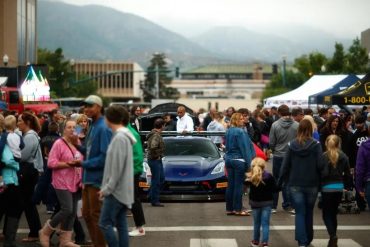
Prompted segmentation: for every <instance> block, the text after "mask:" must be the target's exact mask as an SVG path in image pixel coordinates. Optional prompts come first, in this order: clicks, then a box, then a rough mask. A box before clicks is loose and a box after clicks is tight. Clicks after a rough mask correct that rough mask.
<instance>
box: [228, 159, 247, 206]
mask: <svg viewBox="0 0 370 247" xmlns="http://www.w3.org/2000/svg"><path fill="white" fill-rule="evenodd" d="M225 163H226V169H227V182H228V184H227V189H226V211H229V212H231V211H236V212H240V211H241V210H242V207H243V202H242V197H243V183H244V178H245V162H242V161H239V160H226V162H225Z"/></svg>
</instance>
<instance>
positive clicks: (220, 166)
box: [211, 162, 225, 175]
mask: <svg viewBox="0 0 370 247" xmlns="http://www.w3.org/2000/svg"><path fill="white" fill-rule="evenodd" d="M224 171H225V162H220V163H218V164H217V166H215V168H213V171H212V172H211V174H212V175H214V174H219V173H224Z"/></svg>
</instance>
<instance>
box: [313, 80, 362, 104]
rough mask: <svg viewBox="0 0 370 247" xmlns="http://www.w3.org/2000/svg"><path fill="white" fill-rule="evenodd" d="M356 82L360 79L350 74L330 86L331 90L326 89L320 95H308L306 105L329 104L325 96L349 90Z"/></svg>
mask: <svg viewBox="0 0 370 247" xmlns="http://www.w3.org/2000/svg"><path fill="white" fill-rule="evenodd" d="M358 80H360V78H358V77H357V76H356V75H353V74H350V75H348V76H347V77H345V78H344V79H343V80H341V81H340V82H338V83H337V84H335V85H334V86H332V87H331V88H328V89H326V90H324V91H322V92H320V93H316V94H313V95H310V96H309V97H308V103H309V104H317V105H323V104H330V103H331V102H329V100H325V97H326V96H331V95H333V94H337V93H339V92H340V91H342V90H345V89H347V88H349V87H350V86H352V85H353V84H355V83H356V82H357V81H358Z"/></svg>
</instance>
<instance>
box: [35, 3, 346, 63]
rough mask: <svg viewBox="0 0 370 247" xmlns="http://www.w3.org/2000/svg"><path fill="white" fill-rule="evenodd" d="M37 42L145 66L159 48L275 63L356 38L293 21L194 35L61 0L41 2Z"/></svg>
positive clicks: (173, 57) (179, 57)
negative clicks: (272, 29)
mask: <svg viewBox="0 0 370 247" xmlns="http://www.w3.org/2000/svg"><path fill="white" fill-rule="evenodd" d="M37 21H38V22H37V25H38V26H37V28H38V46H39V47H41V48H47V49H51V50H55V49H56V48H58V47H61V48H62V49H63V51H64V55H65V57H66V58H74V59H75V60H88V59H93V60H113V61H114V60H120V61H122V60H129V61H135V62H138V63H139V64H141V65H143V66H146V65H147V64H148V62H149V60H150V59H151V57H152V54H153V53H155V52H163V53H165V54H166V56H167V57H168V58H169V60H170V61H172V64H173V65H176V66H181V67H194V66H199V65H205V64H217V63H251V62H262V63H274V62H279V61H281V60H282V56H283V55H285V56H287V58H288V61H289V60H293V59H294V58H295V57H298V56H300V55H302V54H307V53H309V52H312V51H319V52H322V53H324V54H325V55H328V56H331V55H332V53H333V51H334V44H335V42H341V43H343V44H344V46H345V47H347V46H348V45H349V44H350V43H351V40H349V39H341V40H338V39H337V38H335V37H334V36H333V35H331V34H328V33H326V32H323V31H320V30H314V29H312V28H309V27H303V26H293V25H292V26H289V27H284V30H283V29H282V30H281V35H274V34H269V33H262V32H256V31H251V30H249V29H247V28H245V27H235V26H229V27H214V28H212V29H211V30H209V31H207V32H205V33H203V34H200V35H197V36H195V37H192V38H186V37H185V36H183V35H181V34H179V33H175V32H173V31H170V30H167V29H165V28H163V27H162V26H160V25H158V24H155V23H154V22H151V21H150V20H147V19H145V18H142V17H140V16H137V15H134V14H130V13H124V12H120V11H117V10H115V9H112V8H108V7H103V6H98V5H87V6H75V5H69V4H65V3H62V2H58V1H45V0H41V1H39V2H38V18H37ZM261 31H263V30H261Z"/></svg>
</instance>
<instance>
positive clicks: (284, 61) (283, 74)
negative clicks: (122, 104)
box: [282, 55, 286, 88]
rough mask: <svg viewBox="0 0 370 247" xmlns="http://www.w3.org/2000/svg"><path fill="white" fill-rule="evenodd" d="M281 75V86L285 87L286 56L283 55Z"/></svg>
mask: <svg viewBox="0 0 370 247" xmlns="http://www.w3.org/2000/svg"><path fill="white" fill-rule="evenodd" d="M282 76H283V87H284V88H285V87H286V56H285V55H284V56H283V73H282Z"/></svg>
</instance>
